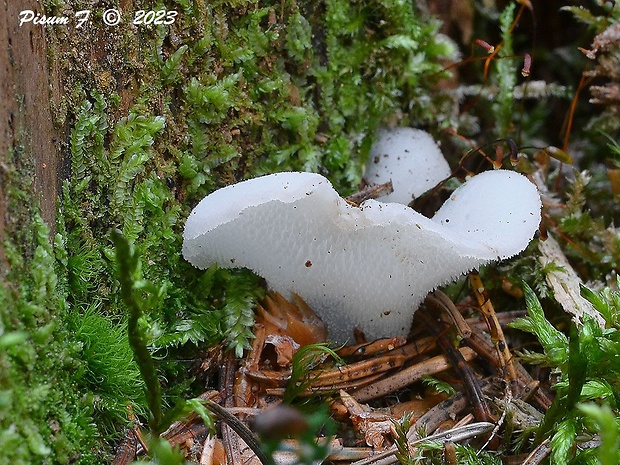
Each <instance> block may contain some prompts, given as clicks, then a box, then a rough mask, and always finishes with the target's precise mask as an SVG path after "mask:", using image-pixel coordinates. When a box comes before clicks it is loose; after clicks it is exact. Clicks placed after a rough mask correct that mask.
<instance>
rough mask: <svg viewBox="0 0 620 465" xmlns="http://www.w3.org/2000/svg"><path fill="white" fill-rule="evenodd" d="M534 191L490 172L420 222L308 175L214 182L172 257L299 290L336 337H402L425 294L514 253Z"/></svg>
mask: <svg viewBox="0 0 620 465" xmlns="http://www.w3.org/2000/svg"><path fill="white" fill-rule="evenodd" d="M540 208H541V202H540V197H539V195H538V191H537V190H536V187H535V186H534V185H533V184H532V183H531V182H530V181H529V180H528V179H527V178H525V177H524V176H522V175H520V174H518V173H514V172H511V171H504V170H497V171H488V172H484V173H482V174H479V175H477V176H475V177H473V178H471V179H470V180H469V181H467V182H466V183H465V184H463V185H462V186H461V187H459V188H458V189H456V190H455V191H454V192H453V193H452V195H451V197H450V199H449V200H448V201H447V202H446V203H445V204H444V205H443V207H442V208H441V209H440V210H439V211H438V212H437V213H436V215H435V216H434V217H433V218H432V219H429V218H426V217H425V216H423V215H421V214H420V213H418V212H416V211H414V210H412V209H411V208H408V207H406V206H404V205H400V204H397V203H382V202H378V201H375V200H368V201H366V202H364V203H363V204H362V205H360V206H359V207H355V206H352V205H350V204H348V203H347V202H345V201H344V200H343V199H342V198H341V197H340V196H339V195H338V193H337V192H336V191H335V190H334V189H333V187H332V185H331V184H330V182H329V181H328V180H327V179H326V178H324V177H323V176H321V175H319V174H314V173H297V172H288V173H277V174H271V175H267V176H263V177H259V178H255V179H251V180H248V181H244V182H240V183H238V184H234V185H231V186H228V187H225V188H223V189H219V190H217V191H215V192H213V193H212V194H210V195H208V196H207V197H205V198H204V199H203V200H202V201H201V202H200V203H199V204H198V205H197V206H196V208H194V210H193V211H192V213H191V214H190V216H189V218H188V220H187V223H186V226H185V233H184V242H183V255H184V257H185V258H186V259H187V260H188V261H190V262H191V263H192V264H194V265H195V266H197V267H199V268H207V267H209V266H210V265H212V264H213V263H218V264H219V265H220V266H222V267H227V268H234V267H246V268H250V269H251V270H253V271H254V272H256V273H257V274H259V275H261V276H262V277H264V278H265V279H266V280H267V283H268V285H269V287H270V288H271V289H273V290H276V291H278V292H280V293H282V294H283V295H285V296H286V297H289V296H291V293H293V292H294V293H297V294H299V295H300V296H301V297H302V298H303V299H305V300H306V302H307V303H308V304H309V305H310V306H311V307H312V308H313V309H314V310H315V311H316V312H317V313H318V314H319V315H320V316H321V318H322V319H323V320H324V321H325V323H326V324H327V327H328V330H329V334H330V336H331V338H332V339H334V340H336V341H338V342H346V341H347V340H349V339H350V338H351V334H352V329H353V328H354V327H358V328H359V329H361V330H362V331H363V332H364V333H365V334H366V336H367V337H369V338H379V337H388V336H389V337H393V336H401V335H406V334H407V332H408V330H409V327H410V325H411V321H412V318H413V313H414V311H415V309H416V308H417V306H418V305H419V303H420V302H421V301H422V300H423V299H424V297H425V296H426V294H427V293H428V292H429V291H431V290H433V289H435V288H436V287H437V286H440V285H442V284H445V283H447V282H449V281H451V280H453V279H454V278H456V277H458V276H459V275H461V274H462V273H465V272H467V271H469V270H471V269H473V268H476V267H478V266H480V265H482V264H484V263H488V262H490V261H492V260H497V259H502V258H507V257H510V256H512V255H515V254H517V253H519V252H520V251H522V250H523V249H524V248H525V247H526V246H527V244H528V243H529V241H530V239H531V238H532V236H533V235H534V232H535V231H536V230H537V228H538V224H539V222H540Z"/></svg>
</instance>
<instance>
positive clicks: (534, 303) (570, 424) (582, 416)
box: [511, 285, 620, 463]
mask: <svg viewBox="0 0 620 465" xmlns="http://www.w3.org/2000/svg"><path fill="white" fill-rule="evenodd" d="M524 292H525V296H526V305H527V311H528V316H527V317H526V318H522V319H519V320H517V321H515V322H514V323H512V324H511V326H512V327H514V328H518V329H521V330H523V331H527V332H531V333H532V334H535V335H536V337H537V339H538V341H539V342H540V344H541V346H542V348H543V353H542V354H537V355H536V356H534V357H531V356H530V355H531V354H526V356H525V360H527V361H528V362H529V363H541V364H545V365H547V366H550V367H553V368H554V369H555V370H556V372H557V376H558V382H557V383H555V385H554V389H555V391H556V397H555V400H554V401H553V404H552V406H551V407H550V408H549V409H548V411H547V412H546V414H545V417H544V420H543V422H542V424H541V425H540V426H539V427H538V429H537V432H536V437H535V443H540V442H541V441H542V440H543V439H545V438H547V437H549V436H551V443H550V446H551V449H552V453H551V460H552V462H553V463H572V462H571V461H575V463H576V462H577V461H578V460H580V457H581V456H582V455H583V457H582V459H585V457H586V456H587V455H588V454H591V453H592V451H587V450H586V451H584V450H581V449H579V448H578V447H575V446H577V445H578V443H579V438H582V437H584V436H586V437H587V436H591V435H595V434H601V435H603V434H605V439H606V442H605V446H604V447H605V449H604V450H599V451H598V452H596V453H598V454H599V455H600V456H601V457H603V456H605V457H607V459H606V460H609V457H612V456H613V454H616V453H617V448H616V449H614V447H613V446H612V445H610V444H611V442H610V441H611V439H610V438H611V437H613V434H614V430H613V429H612V430H611V431H609V435H607V433H603V432H602V430H600V429H597V428H598V427H600V426H601V425H603V424H605V422H606V421H609V414H610V413H611V412H614V415H615V416H616V417H617V415H618V405H619V404H618V394H617V393H618V388H619V387H620V364H619V362H618V360H620V326H618V324H617V318H618V317H617V307H616V305H617V304H618V298H619V294H618V291H611V290H610V289H605V290H604V291H602V292H600V293H595V292H593V291H591V290H589V289H587V288H582V295H583V296H584V297H586V298H587V299H588V300H589V301H590V302H591V303H592V304H593V306H594V308H595V309H596V311H598V312H600V313H601V315H602V316H603V318H604V319H605V321H606V327H605V328H601V327H599V326H598V324H597V323H596V322H595V320H594V319H593V318H591V317H589V316H587V315H586V316H584V319H583V323H582V324H581V325H579V326H575V325H573V326H572V327H571V331H570V335H569V336H568V337H567V336H565V335H564V334H563V333H561V332H560V331H558V330H557V329H555V328H554V327H553V326H552V325H551V324H550V323H549V322H548V321H547V320H546V319H545V317H544V313H543V310H542V307H541V306H540V302H539V301H538V299H537V298H536V296H535V295H534V293H533V291H532V290H531V289H530V288H529V287H528V286H527V285H524ZM586 401H587V403H586V404H583V402H586ZM592 402H596V404H593V403H592ZM586 420H588V421H586ZM597 449H598V448H597Z"/></svg>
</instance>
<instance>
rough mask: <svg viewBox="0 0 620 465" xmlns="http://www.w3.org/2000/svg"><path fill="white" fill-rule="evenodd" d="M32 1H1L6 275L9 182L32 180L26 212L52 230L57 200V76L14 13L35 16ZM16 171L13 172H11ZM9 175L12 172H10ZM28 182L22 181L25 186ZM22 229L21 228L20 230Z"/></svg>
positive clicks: (38, 38)
mask: <svg viewBox="0 0 620 465" xmlns="http://www.w3.org/2000/svg"><path fill="white" fill-rule="evenodd" d="M37 8H40V5H39V4H38V3H37V2H36V1H34V0H22V1H19V2H15V1H13V0H3V1H0V44H2V46H0V269H3V270H4V269H6V259H5V256H4V251H3V248H2V241H3V240H4V239H6V238H7V235H10V231H11V230H14V229H15V228H16V227H20V224H19V220H18V219H17V218H15V217H13V214H12V211H11V208H10V205H9V204H8V202H7V200H8V192H7V189H8V182H9V177H10V176H13V175H16V176H27V174H26V173H27V172H28V170H30V171H29V172H30V175H31V176H33V177H34V178H33V179H32V180H31V181H32V192H33V195H34V198H33V199H32V202H31V203H30V205H24V207H27V208H31V207H33V206H34V205H36V204H39V205H40V207H41V215H42V217H43V219H44V220H45V221H46V222H47V224H48V225H49V226H50V227H51V228H52V230H53V227H54V221H55V216H56V215H55V213H56V197H57V194H58V189H59V183H60V179H59V176H58V171H59V169H58V167H59V160H60V150H59V145H58V143H57V139H56V137H55V131H54V126H53V123H52V114H51V109H50V101H51V93H52V89H56V90H58V89H59V88H60V86H59V85H58V82H57V79H56V82H54V80H55V78H57V76H54V77H52V76H51V75H50V71H49V68H48V59H47V43H46V34H45V27H44V26H38V25H33V24H25V25H23V26H22V27H20V26H19V13H20V11H22V10H25V9H31V10H33V11H37ZM16 168H18V169H19V170H18V171H14V170H15V169H16ZM9 171H11V172H9ZM24 181H27V180H24ZM21 226H23V225H21Z"/></svg>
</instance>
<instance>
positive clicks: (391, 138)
mask: <svg viewBox="0 0 620 465" xmlns="http://www.w3.org/2000/svg"><path fill="white" fill-rule="evenodd" d="M448 176H450V166H449V165H448V162H447V161H446V159H445V158H444V156H443V154H442V153H441V150H440V149H439V146H438V145H437V142H435V140H434V139H433V137H432V136H431V135H430V134H429V133H428V132H425V131H422V130H421V129H413V128H394V129H382V130H380V131H379V133H378V134H377V140H376V141H375V143H374V144H373V146H372V149H371V151H370V160H369V162H368V165H367V167H366V172H365V173H364V178H365V179H366V180H367V181H368V182H369V183H372V184H383V183H385V182H388V181H390V180H391V181H392V186H393V187H394V192H392V193H391V194H388V195H385V196H383V197H381V199H380V200H381V201H382V202H397V203H402V204H404V205H407V204H409V202H411V201H412V200H413V199H414V198H415V197H418V196H420V195H422V194H423V193H424V192H426V191H427V190H429V189H432V188H433V187H435V186H436V185H437V184H439V182H440V181H443V180H444V179H445V178H447V177H448Z"/></svg>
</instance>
